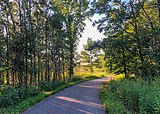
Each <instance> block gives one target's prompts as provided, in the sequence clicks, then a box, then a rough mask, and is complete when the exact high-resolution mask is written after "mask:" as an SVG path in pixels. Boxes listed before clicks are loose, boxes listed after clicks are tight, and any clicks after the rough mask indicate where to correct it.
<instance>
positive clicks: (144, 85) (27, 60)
mask: <svg viewBox="0 0 160 114" xmlns="http://www.w3.org/2000/svg"><path fill="white" fill-rule="evenodd" d="M95 14H96V15H99V16H100V17H101V18H100V19H99V20H91V18H92V16H94V15H95ZM86 19H89V20H91V21H92V22H93V26H95V27H97V29H98V30H99V32H102V33H104V35H105V38H103V39H102V40H97V41H93V40H92V38H88V40H87V44H85V45H84V46H83V48H84V49H83V51H81V52H80V53H78V52H77V46H78V44H79V40H80V38H81V37H82V33H83V31H84V28H85V25H86V24H85V22H84V21H85V20H86ZM99 39H101V38H99ZM107 75H113V77H114V79H113V80H111V81H110V82H106V83H105V84H102V85H101V86H100V94H99V96H100V99H101V101H102V103H103V106H104V108H105V109H106V112H107V113H110V114H159V113H160V78H159V76H160V0H1V1H0V113H11V112H15V113H19V112H22V111H24V110H26V109H27V108H29V107H30V106H32V105H34V104H36V103H37V102H39V101H40V100H42V99H44V98H46V97H48V96H49V95H51V94H54V93H55V92H57V91H59V90H61V89H62V88H66V87H68V86H70V85H73V84H74V83H79V82H81V81H84V80H90V79H94V78H99V77H103V76H107ZM106 85H107V86H106ZM59 87H60V88H59Z"/></svg>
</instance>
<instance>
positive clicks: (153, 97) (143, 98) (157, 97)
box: [139, 86, 160, 114]
mask: <svg viewBox="0 0 160 114" xmlns="http://www.w3.org/2000/svg"><path fill="white" fill-rule="evenodd" d="M139 109H140V111H139V113H140V114H160V91H159V88H155V87H152V86H148V87H145V88H143V89H142V91H141V93H140V98H139Z"/></svg>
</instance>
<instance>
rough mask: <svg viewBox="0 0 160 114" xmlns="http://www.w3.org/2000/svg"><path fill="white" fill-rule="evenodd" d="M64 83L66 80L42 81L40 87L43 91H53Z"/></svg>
mask: <svg viewBox="0 0 160 114" xmlns="http://www.w3.org/2000/svg"><path fill="white" fill-rule="evenodd" d="M62 84H64V82H55V83H53V82H47V81H42V82H41V83H40V85H39V87H40V88H41V90H43V91H51V90H53V89H55V88H56V87H58V86H60V85H62Z"/></svg>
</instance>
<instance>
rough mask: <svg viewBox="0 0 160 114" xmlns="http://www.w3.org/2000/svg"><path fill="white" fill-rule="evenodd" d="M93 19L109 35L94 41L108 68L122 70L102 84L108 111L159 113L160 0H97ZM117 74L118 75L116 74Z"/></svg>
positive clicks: (138, 113) (144, 113)
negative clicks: (119, 77) (97, 17)
mask: <svg viewBox="0 0 160 114" xmlns="http://www.w3.org/2000/svg"><path fill="white" fill-rule="evenodd" d="M91 11H92V13H93V14H95V13H96V14H99V15H102V18H101V19H99V20H98V21H95V22H94V25H97V26H98V27H97V28H98V30H99V31H100V32H104V35H105V36H106V37H105V38H103V40H102V41H96V42H94V43H93V45H92V48H93V49H94V48H101V49H102V50H103V51H104V53H105V62H106V69H108V70H110V72H112V73H114V74H116V75H117V74H118V75H119V74H123V75H124V77H123V78H122V79H117V80H116V79H115V80H112V81H110V82H107V83H106V84H103V85H102V86H101V90H100V98H101V99H102V102H103V105H104V107H105V109H106V111H107V113H108V114H159V113H160V87H159V86H160V85H159V84H160V1H159V0H157V1H155V0H107V1H106V0H98V1H97V2H93V3H92V8H91ZM115 78H117V76H115Z"/></svg>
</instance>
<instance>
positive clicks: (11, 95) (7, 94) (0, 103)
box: [0, 86, 20, 107]
mask: <svg viewBox="0 0 160 114" xmlns="http://www.w3.org/2000/svg"><path fill="white" fill-rule="evenodd" d="M19 100H20V99H19V94H18V90H16V89H15V88H13V87H11V86H7V87H5V88H3V89H2V90H1V95H0V107H7V106H9V105H14V104H16V103H17V102H19Z"/></svg>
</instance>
